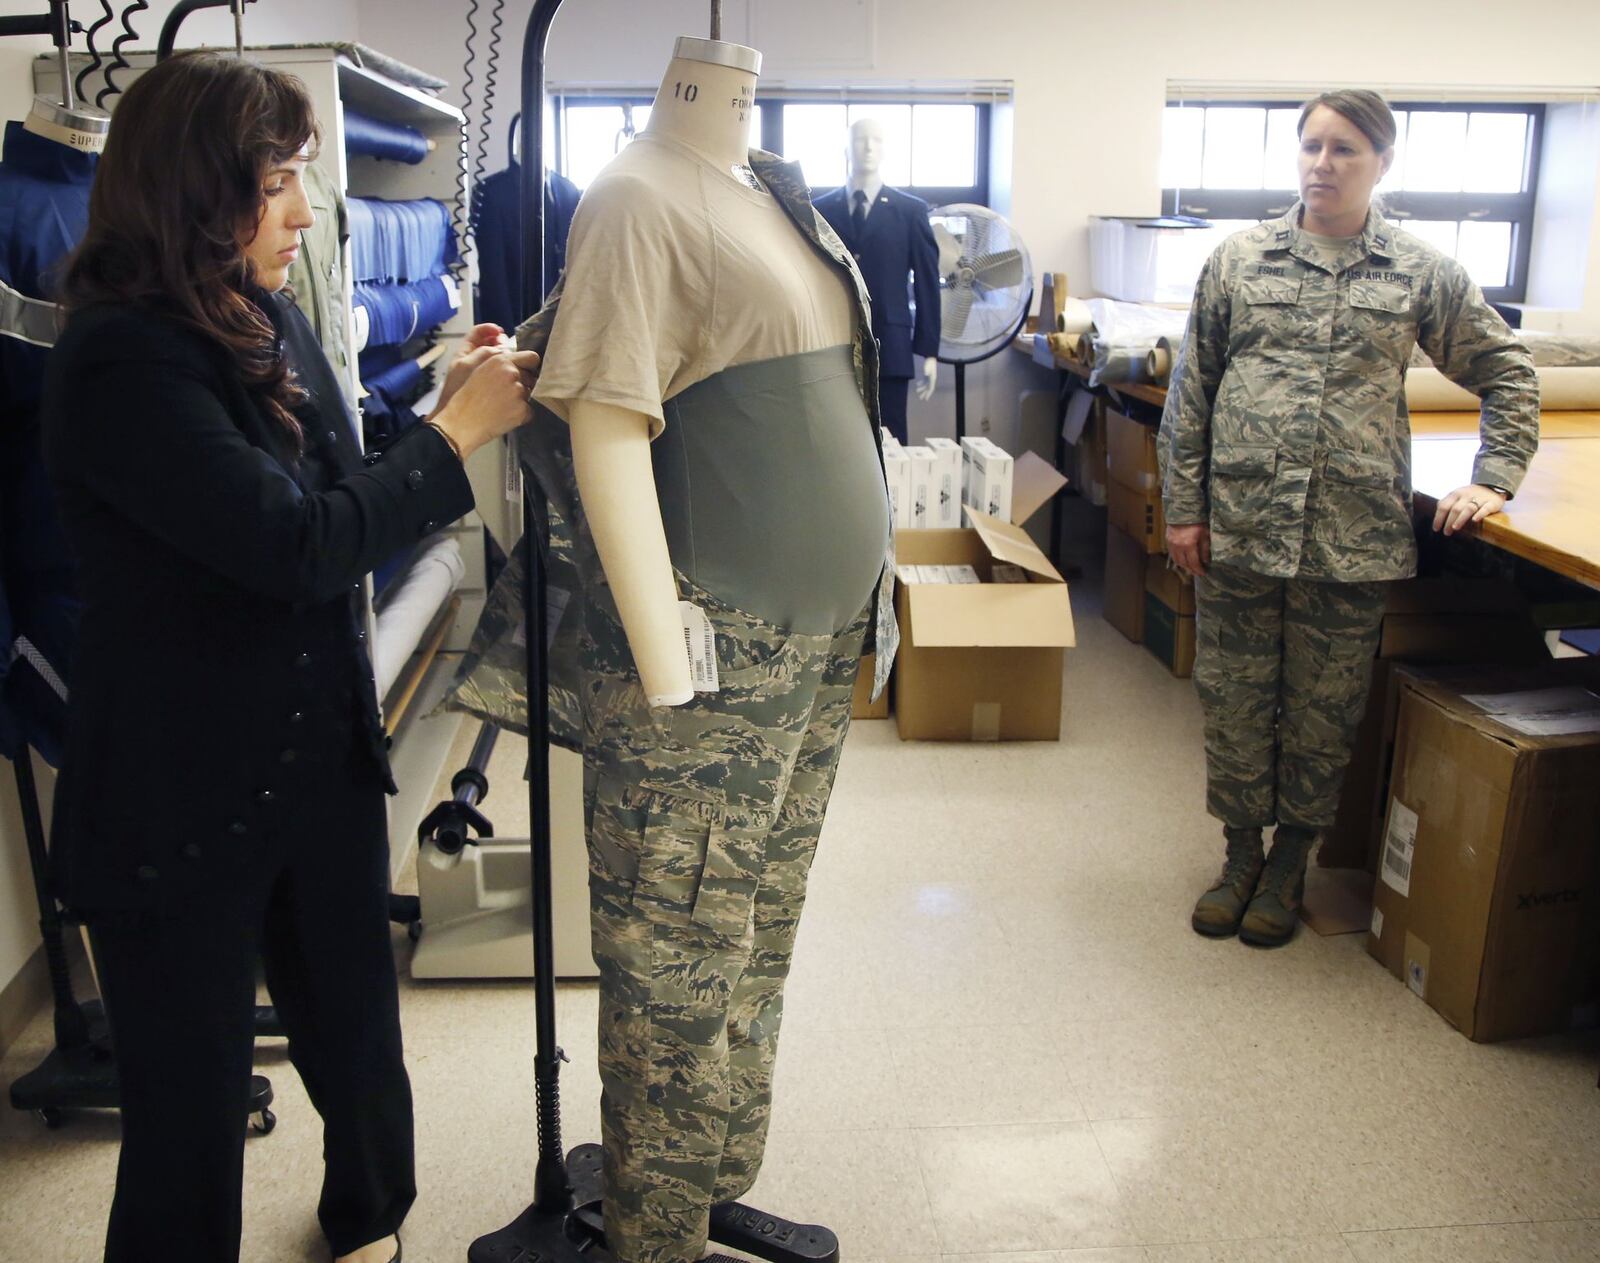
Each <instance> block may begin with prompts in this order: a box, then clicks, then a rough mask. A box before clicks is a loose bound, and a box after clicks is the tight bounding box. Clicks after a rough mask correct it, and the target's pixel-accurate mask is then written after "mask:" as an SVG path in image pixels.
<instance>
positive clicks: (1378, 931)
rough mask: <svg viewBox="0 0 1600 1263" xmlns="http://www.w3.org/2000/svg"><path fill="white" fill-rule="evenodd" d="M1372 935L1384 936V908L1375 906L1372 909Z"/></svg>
mask: <svg viewBox="0 0 1600 1263" xmlns="http://www.w3.org/2000/svg"><path fill="white" fill-rule="evenodd" d="M1372 937H1373V938H1382V937H1383V909H1382V908H1374V909H1373V910H1372Z"/></svg>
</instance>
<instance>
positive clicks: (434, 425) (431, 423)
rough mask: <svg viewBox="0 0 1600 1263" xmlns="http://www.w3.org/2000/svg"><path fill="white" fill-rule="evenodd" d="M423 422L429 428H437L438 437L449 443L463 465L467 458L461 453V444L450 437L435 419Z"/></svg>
mask: <svg viewBox="0 0 1600 1263" xmlns="http://www.w3.org/2000/svg"><path fill="white" fill-rule="evenodd" d="M423 424H424V425H426V426H427V427H428V428H429V429H431V430H437V431H438V432H439V437H440V438H442V439H443V440H444V441H445V442H446V443H448V444H449V445H450V450H451V451H452V452H454V453H455V454H456V459H457V460H458V461H460V462H461V463H462V464H463V465H465V464H466V463H467V458H466V457H465V456H463V455H462V454H461V444H459V443H457V442H456V441H455V439H453V438H451V437H450V432H449V431H448V430H446V429H445V428H444V426H442V425H440V424H439V423H438V422H437V421H425V422H423Z"/></svg>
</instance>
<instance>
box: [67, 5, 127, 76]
mask: <svg viewBox="0 0 1600 1263" xmlns="http://www.w3.org/2000/svg"><path fill="white" fill-rule="evenodd" d="M116 20H117V11H116V10H115V9H114V8H112V6H111V0H100V16H99V17H98V18H96V19H95V20H94V22H93V24H91V25H90V27H89V29H88V30H87V31H86V32H85V33H84V37H83V38H84V41H85V42H86V43H87V44H88V45H89V64H88V65H87V66H85V67H84V68H83V69H82V70H80V71H78V77H77V78H76V79H74V80H73V81H72V85H73V87H74V88H75V89H76V90H77V93H78V100H80V101H82V100H84V99H85V97H84V92H83V84H84V81H85V80H86V79H88V78H89V76H90V75H92V74H94V72H95V71H97V70H99V69H100V65H101V62H102V61H103V60H104V58H102V57H101V56H100V50H99V49H98V48H96V47H95V46H94V37H95V36H96V35H98V34H99V33H100V30H101V28H102V27H106V26H109V25H110V24H111V23H112V22H115V21H116Z"/></svg>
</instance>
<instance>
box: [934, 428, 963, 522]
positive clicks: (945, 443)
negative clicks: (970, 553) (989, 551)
mask: <svg viewBox="0 0 1600 1263" xmlns="http://www.w3.org/2000/svg"><path fill="white" fill-rule="evenodd" d="M928 447H929V449H930V450H932V452H933V458H934V470H933V485H934V491H935V495H936V499H935V506H934V513H933V520H932V521H931V522H929V523H928V525H929V526H930V527H931V528H933V529H934V530H948V529H952V528H955V527H959V526H960V525H961V488H962V460H961V444H959V443H957V442H956V441H955V440H954V439H929V440H928Z"/></svg>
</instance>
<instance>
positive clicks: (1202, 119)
mask: <svg viewBox="0 0 1600 1263" xmlns="http://www.w3.org/2000/svg"><path fill="white" fill-rule="evenodd" d="M1394 112H1395V122H1396V123H1397V124H1398V126H1399V138H1398V140H1397V141H1396V144H1395V158H1394V165H1393V166H1392V167H1391V168H1390V170H1389V174H1388V175H1387V176H1385V177H1384V179H1383V180H1382V182H1380V183H1379V185H1378V193H1379V195H1380V196H1381V197H1382V199H1383V209H1384V214H1385V215H1387V216H1388V217H1389V218H1390V219H1391V220H1394V221H1395V222H1397V223H1398V224H1399V225H1400V226H1401V227H1402V228H1404V229H1405V230H1406V231H1407V232H1410V233H1413V234H1415V235H1416V236H1418V237H1421V238H1423V239H1424V240H1427V241H1431V242H1432V243H1433V244H1435V245H1437V246H1438V247H1439V248H1440V249H1441V250H1443V251H1444V252H1445V253H1446V254H1449V255H1451V256H1453V257H1454V258H1456V259H1458V260H1460V262H1461V263H1462V265H1463V266H1464V267H1466V269H1467V271H1468V272H1470V273H1471V275H1472V277H1473V279H1474V280H1476V281H1477V282H1478V284H1479V285H1480V286H1481V287H1482V288H1483V291H1484V293H1485V295H1487V296H1488V297H1489V298H1490V299H1491V300H1495V301H1500V302H1520V301H1522V300H1523V299H1524V298H1525V296H1526V294H1527V286H1528V259H1529V255H1530V251H1531V248H1532V238H1533V213H1534V193H1535V189H1536V188H1537V185H1538V174H1539V173H1538V167H1539V147H1540V140H1541V134H1542V130H1543V124H1544V106H1543V105H1538V104H1515V103H1507V102H1498V101H1497V102H1481V103H1470V102H1450V103H1432V104H1430V103H1425V102H1395V103H1394ZM1299 115H1300V108H1299V106H1298V105H1286V104H1285V103H1283V102H1281V101H1261V100H1256V101H1248V100H1245V101H1241V100H1216V99H1212V100H1203V101H1182V102H1177V103H1173V104H1169V105H1168V106H1167V110H1166V115H1165V118H1164V120H1163V129H1162V145H1161V184H1162V189H1163V193H1162V205H1163V208H1164V209H1165V210H1166V211H1167V212H1168V213H1169V214H1182V215H1195V216H1199V217H1200V218H1203V219H1209V220H1212V221H1213V224H1214V228H1213V230H1212V232H1210V233H1207V234H1205V235H1206V236H1207V237H1212V236H1215V237H1216V238H1218V239H1220V237H1221V236H1222V235H1225V234H1226V233H1228V232H1232V231H1236V230H1237V229H1239V228H1244V227H1248V226H1249V225H1251V224H1254V223H1259V222H1260V221H1261V220H1263V219H1272V218H1276V217H1277V216H1279V215H1282V214H1283V213H1284V212H1285V211H1286V210H1287V209H1288V208H1289V207H1290V206H1291V205H1293V203H1294V201H1295V198H1296V196H1297V190H1298V188H1299V176H1298V168H1297V165H1296V156H1297V153H1298V150H1299V139H1298V137H1297V135H1296V132H1295V124H1296V122H1297V120H1298V119H1299ZM1196 235H1197V236H1198V235H1199V234H1196ZM1199 244H1200V243H1199V242H1198V241H1197V242H1196V245H1197V246H1198V245H1199Z"/></svg>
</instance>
